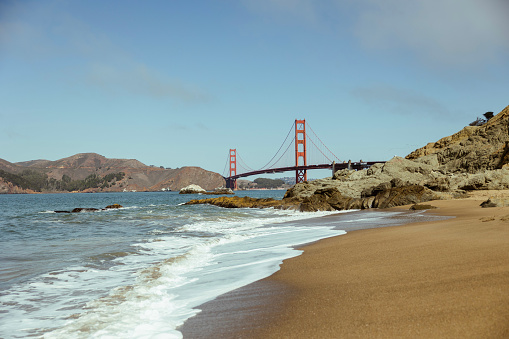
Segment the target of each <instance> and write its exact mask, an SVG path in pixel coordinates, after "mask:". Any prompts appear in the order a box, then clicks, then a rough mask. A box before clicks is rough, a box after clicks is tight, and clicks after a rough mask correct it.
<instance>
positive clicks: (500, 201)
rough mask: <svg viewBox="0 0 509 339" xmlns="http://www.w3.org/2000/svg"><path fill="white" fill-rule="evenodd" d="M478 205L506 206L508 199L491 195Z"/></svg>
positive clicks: (508, 202)
mask: <svg viewBox="0 0 509 339" xmlns="http://www.w3.org/2000/svg"><path fill="white" fill-rule="evenodd" d="M480 206H481V207H506V206H509V199H507V198H494V197H491V198H489V199H488V200H486V201H483V202H482V203H481V205H480Z"/></svg>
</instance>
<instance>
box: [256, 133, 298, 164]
mask: <svg viewBox="0 0 509 339" xmlns="http://www.w3.org/2000/svg"><path fill="white" fill-rule="evenodd" d="M293 128H294V124H293V123H292V127H291V128H290V130H289V131H288V134H287V135H286V138H285V141H283V143H282V144H281V146H280V147H279V149H278V150H277V152H276V154H274V156H273V157H272V159H270V160H269V162H268V163H266V164H265V165H264V166H262V167H261V168H260V170H262V169H265V168H267V166H268V165H270V164H271V163H272V160H274V158H275V157H276V156H277V155H278V154H279V151H281V148H283V146H284V145H285V143H286V140H288V137H289V136H290V133H291V132H292V131H293ZM290 145H291V143H290ZM287 150H288V148H287V149H286V150H285V151H284V153H283V155H284V154H285V153H286V151H287ZM283 155H281V157H282V156H283ZM281 157H279V159H278V160H277V161H276V162H275V163H277V162H278V161H279V160H281ZM275 163H274V164H275Z"/></svg>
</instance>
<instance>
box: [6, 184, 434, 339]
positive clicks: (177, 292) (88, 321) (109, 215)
mask: <svg viewBox="0 0 509 339" xmlns="http://www.w3.org/2000/svg"><path fill="white" fill-rule="evenodd" d="M237 195H239V196H244V195H249V196H252V197H256V198H262V197H263V198H265V197H273V198H276V199H281V198H282V197H283V195H284V191H241V192H238V193H237ZM200 197H205V196H199V195H179V194H177V193H176V192H152V193H144V192H126V193H100V194H99V193H98V194H71V193H69V194H37V195H0V249H1V250H0V338H5V339H7V338H32V337H34V338H182V333H181V332H180V331H179V326H181V325H182V324H183V323H184V322H185V321H186V319H189V318H191V317H193V316H194V315H196V314H198V313H199V312H200V305H202V304H204V303H206V302H208V301H211V300H213V299H214V298H216V297H218V296H219V295H222V294H224V293H227V292H230V291H233V290H235V289H237V288H239V287H242V286H245V285H248V284H250V283H252V282H254V281H257V280H260V279H262V278H264V277H267V276H269V275H271V274H273V273H274V272H276V271H277V270H278V269H279V267H280V265H281V263H282V262H283V260H284V259H287V258H291V257H295V256H297V255H299V254H300V253H302V251H301V250H299V249H297V247H298V246H299V245H302V244H306V243H310V242H314V241H317V240H320V239H324V238H327V237H332V236H338V235H342V234H345V233H346V231H348V230H350V229H358V228H368V227H378V226H385V225H394V224H402V223H406V222H408V221H410V220H414V221H415V220H419V218H420V217H422V218H426V217H425V216H423V215H422V212H415V213H411V214H408V213H404V212H383V211H369V212H368V211H366V212H364V211H363V212H356V211H344V212H342V213H338V212H316V213H302V212H297V211H285V210H275V209H224V208H220V207H215V206H210V205H190V206H185V205H183V203H185V202H186V201H188V200H190V199H195V198H200ZM207 197H210V196H207ZM115 203H116V204H120V205H122V206H123V208H120V209H111V210H100V211H95V212H80V213H68V214H67V213H55V212H54V211H56V210H72V209H73V208H75V207H91V208H104V207H105V206H107V205H111V204H115Z"/></svg>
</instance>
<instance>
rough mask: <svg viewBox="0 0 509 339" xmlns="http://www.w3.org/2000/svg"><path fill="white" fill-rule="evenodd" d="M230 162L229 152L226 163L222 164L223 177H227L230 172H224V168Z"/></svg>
mask: <svg viewBox="0 0 509 339" xmlns="http://www.w3.org/2000/svg"><path fill="white" fill-rule="evenodd" d="M229 163H230V154H228V157H227V158H226V164H224V170H223V177H225V178H226V177H229V176H230V173H228V172H226V169H227V168H228V164H229Z"/></svg>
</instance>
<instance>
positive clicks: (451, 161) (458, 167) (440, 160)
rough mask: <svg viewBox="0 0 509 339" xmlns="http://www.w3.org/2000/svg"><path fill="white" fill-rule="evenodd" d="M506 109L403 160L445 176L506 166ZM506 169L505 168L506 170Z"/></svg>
mask: <svg viewBox="0 0 509 339" xmlns="http://www.w3.org/2000/svg"><path fill="white" fill-rule="evenodd" d="M508 153H509V106H507V107H506V108H505V109H504V110H502V112H500V113H499V114H497V115H496V116H494V117H493V118H491V119H490V120H489V121H488V122H487V123H486V124H484V125H482V126H467V127H465V128H464V129H462V130H461V131H459V132H458V133H455V134H453V135H450V136H447V137H445V138H442V139H440V140H438V141H437V142H432V143H429V144H427V145H426V146H424V147H422V148H419V149H417V150H415V151H414V152H412V153H410V154H409V155H407V156H406V158H407V159H409V160H419V161H420V162H425V163H429V164H431V165H436V166H438V169H440V170H444V171H447V172H465V173H477V172H481V171H485V170H495V169H501V168H504V166H506V165H508V164H509V154H508ZM506 167H507V166H506Z"/></svg>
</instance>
